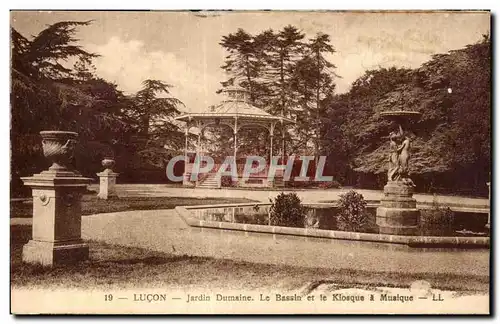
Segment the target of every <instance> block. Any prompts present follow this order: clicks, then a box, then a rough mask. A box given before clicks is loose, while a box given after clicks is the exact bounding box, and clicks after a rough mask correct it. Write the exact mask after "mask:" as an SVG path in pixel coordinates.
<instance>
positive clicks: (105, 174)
mask: <svg viewBox="0 0 500 324" xmlns="http://www.w3.org/2000/svg"><path fill="white" fill-rule="evenodd" d="M114 164H115V161H114V160H112V159H104V160H102V165H103V166H104V167H105V168H106V169H105V170H104V171H102V172H100V173H97V175H98V176H99V194H98V195H97V197H99V198H100V199H110V198H114V197H118V196H117V194H116V187H115V185H116V178H117V177H118V175H119V174H118V173H115V172H113V170H112V169H111V168H112V167H113V166H114Z"/></svg>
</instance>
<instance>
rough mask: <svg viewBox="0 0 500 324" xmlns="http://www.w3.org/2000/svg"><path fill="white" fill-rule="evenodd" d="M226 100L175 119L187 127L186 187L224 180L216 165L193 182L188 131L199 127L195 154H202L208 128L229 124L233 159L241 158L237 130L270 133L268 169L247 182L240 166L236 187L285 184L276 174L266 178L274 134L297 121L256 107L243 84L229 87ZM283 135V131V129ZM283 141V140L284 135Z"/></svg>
mask: <svg viewBox="0 0 500 324" xmlns="http://www.w3.org/2000/svg"><path fill="white" fill-rule="evenodd" d="M223 94H224V95H225V99H224V100H223V101H222V102H221V103H219V104H218V105H216V106H211V107H210V108H209V109H208V110H206V111H204V112H200V113H189V114H185V115H182V116H179V117H177V118H176V120H179V121H183V122H185V123H186V126H185V136H186V139H185V161H186V164H185V171H184V180H183V184H184V185H185V186H199V187H209V188H210V187H211V188H214V187H218V188H220V187H221V179H220V177H219V178H217V176H216V171H217V169H216V168H214V170H213V172H211V173H209V174H206V175H204V176H202V177H201V178H199V179H197V180H196V181H190V177H191V171H192V168H193V163H192V161H191V159H189V158H188V146H189V145H188V144H189V131H190V129H191V128H193V127H196V128H197V129H198V140H197V144H196V154H197V155H199V154H202V151H203V150H202V148H201V147H202V145H201V139H202V136H203V133H204V130H205V128H206V127H221V126H227V127H229V128H230V129H231V130H232V132H233V146H234V153H233V155H234V160H235V161H237V159H238V132H239V131H240V130H241V129H243V128H255V127H259V128H264V129H266V130H267V132H268V133H269V155H268V156H266V157H265V158H266V164H267V165H266V168H265V169H264V171H262V172H261V173H259V174H253V175H251V177H250V178H249V179H248V180H247V181H243V179H242V177H241V172H242V165H238V177H239V180H238V182H237V183H233V184H232V185H233V186H238V187H274V186H283V185H284V183H283V181H282V178H281V181H280V180H279V179H276V177H275V178H274V179H273V180H268V179H267V170H268V168H269V165H270V161H271V157H273V156H276V154H274V149H273V145H274V141H275V140H274V134H275V130H276V129H278V127H279V129H282V130H284V129H286V127H288V126H289V125H290V124H293V123H294V121H293V120H291V119H288V118H285V117H281V116H273V115H271V114H269V113H268V112H266V111H264V110H262V109H260V108H258V107H255V106H253V105H252V104H251V103H250V102H249V101H248V91H247V90H245V89H244V88H241V87H228V88H226V89H224V90H223ZM281 134H283V131H282V132H281ZM281 141H284V138H283V136H282V137H281Z"/></svg>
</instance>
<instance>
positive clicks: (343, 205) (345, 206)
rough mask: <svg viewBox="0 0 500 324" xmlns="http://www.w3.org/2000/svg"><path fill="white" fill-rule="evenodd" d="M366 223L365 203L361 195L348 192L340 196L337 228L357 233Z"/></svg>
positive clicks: (352, 191)
mask: <svg viewBox="0 0 500 324" xmlns="http://www.w3.org/2000/svg"><path fill="white" fill-rule="evenodd" d="M367 223H368V215H367V214H366V201H365V199H364V197H363V195H362V194H360V193H357V192H356V191H354V190H350V191H348V192H346V193H345V194H342V195H340V197H339V202H338V215H337V226H338V228H339V229H340V230H342V231H349V232H358V231H360V230H362V229H363V228H364V227H365V226H366V225H367Z"/></svg>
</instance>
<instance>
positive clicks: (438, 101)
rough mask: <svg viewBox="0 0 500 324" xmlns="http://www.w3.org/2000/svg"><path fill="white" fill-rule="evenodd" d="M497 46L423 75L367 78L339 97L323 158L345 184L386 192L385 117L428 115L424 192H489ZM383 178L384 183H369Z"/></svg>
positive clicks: (421, 132)
mask: <svg viewBox="0 0 500 324" xmlns="http://www.w3.org/2000/svg"><path fill="white" fill-rule="evenodd" d="M490 46H491V45H490V39H489V37H488V36H485V37H484V39H482V40H481V41H480V42H478V43H476V44H472V45H468V46H466V47H465V48H463V49H458V50H453V51H450V52H449V53H447V54H439V55H434V56H433V58H432V59H431V60H430V61H428V62H426V63H424V64H423V65H422V66H421V67H420V68H417V69H403V68H395V67H393V68H380V69H378V70H369V71H366V72H365V74H364V75H363V76H361V77H360V78H358V79H357V80H356V81H355V82H354V83H353V85H352V88H351V90H350V91H349V92H348V93H346V94H341V95H337V96H335V97H334V98H332V100H331V102H330V104H329V109H328V111H327V114H328V115H329V116H330V118H327V120H329V123H325V124H324V126H325V128H324V129H323V142H324V144H323V146H324V151H323V153H324V154H326V155H328V156H329V157H330V158H329V162H330V168H333V169H334V172H336V173H337V178H338V179H339V180H340V181H341V182H343V183H350V184H355V185H358V186H373V187H375V188H381V185H382V183H383V182H384V181H385V170H386V161H387V150H388V145H387V135H388V134H389V132H390V131H391V130H392V129H391V127H394V125H391V124H390V123H389V122H387V121H384V120H382V119H381V118H380V117H379V114H378V113H379V112H381V111H386V110H416V111H419V112H421V113H422V118H421V119H420V120H419V121H418V123H416V124H414V125H411V126H409V127H410V129H411V130H413V132H414V136H413V144H412V151H413V153H412V154H413V155H412V158H411V162H410V166H411V167H412V168H411V170H410V171H411V173H412V177H413V178H414V180H415V182H416V183H417V189H418V190H421V191H437V190H439V189H440V188H442V187H446V188H448V189H451V190H452V191H458V190H460V189H465V188H469V193H470V192H474V191H476V192H485V191H486V186H485V182H486V181H487V179H488V177H489V170H490V169H491V148H490V136H491V120H490V118H491V110H490V107H491V93H490V86H491V74H490V72H491V62H490V54H491V48H490ZM374 175H378V180H379V182H378V183H377V182H372V184H370V182H369V181H368V180H367V179H369V178H370V176H371V179H375V180H376V178H375V177H374Z"/></svg>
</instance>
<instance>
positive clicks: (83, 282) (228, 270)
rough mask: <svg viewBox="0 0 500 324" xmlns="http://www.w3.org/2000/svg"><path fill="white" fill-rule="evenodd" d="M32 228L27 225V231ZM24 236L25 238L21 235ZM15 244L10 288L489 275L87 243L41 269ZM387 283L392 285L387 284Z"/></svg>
mask: <svg viewBox="0 0 500 324" xmlns="http://www.w3.org/2000/svg"><path fill="white" fill-rule="evenodd" d="M30 228H31V227H29V226H25V228H24V231H29V230H30ZM21 236H22V235H21ZM21 236H18V235H16V238H17V239H16V240H14V241H12V242H11V283H12V287H13V288H16V287H19V288H21V287H30V288H49V289H57V288H85V289H121V288H123V289H127V288H129V289H130V288H137V287H141V288H160V287H161V288H166V289H198V290H199V289H206V290H210V291H214V290H217V289H236V290H245V291H249V290H254V291H255V290H259V289H263V290H272V289H277V290H281V291H284V292H286V291H292V290H297V289H303V287H310V290H312V289H314V287H317V286H319V285H320V284H323V283H324V284H329V283H333V284H336V285H338V287H358V288H365V289H366V288H374V287H377V286H394V287H409V286H410V285H411V283H412V282H414V281H416V280H427V281H429V282H430V283H431V284H432V287H433V288H440V289H449V290H455V291H460V292H462V293H464V294H468V293H488V289H489V278H488V277H487V276H462V275H449V274H445V275H443V274H440V275H439V274H404V273H385V272H366V271H358V270H350V269H334V270H332V269H324V268H306V267H293V266H284V265H266V264H254V263H249V262H240V261H232V260H226V259H216V258H208V257H194V256H187V255H173V254H166V253H161V252H153V251H149V250H145V249H140V248H131V247H124V246H116V245H109V244H105V243H102V242H94V241H92V242H89V244H90V260H88V261H85V262H82V263H80V264H77V265H67V266H59V267H55V268H42V267H40V266H36V265H29V264H25V263H23V262H22V261H21V253H22V252H21V251H22V245H23V244H24V243H25V242H26V241H27V238H28V236H29V233H28V234H27V235H25V236H24V238H21ZM388 283H389V284H388Z"/></svg>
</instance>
